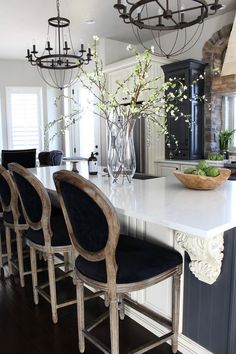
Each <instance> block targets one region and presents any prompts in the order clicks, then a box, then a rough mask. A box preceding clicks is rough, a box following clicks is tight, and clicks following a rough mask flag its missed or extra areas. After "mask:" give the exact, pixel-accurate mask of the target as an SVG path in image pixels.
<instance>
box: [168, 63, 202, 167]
mask: <svg viewBox="0 0 236 354" xmlns="http://www.w3.org/2000/svg"><path fill="white" fill-rule="evenodd" d="M204 68H205V64H203V63H202V62H200V61H198V60H194V59H187V60H183V61H180V62H176V63H172V64H167V65H163V66H162V69H163V71H164V74H165V81H168V80H169V79H170V78H174V77H176V78H177V79H180V80H181V81H182V82H184V83H185V85H186V86H187V87H188V89H187V92H186V95H187V97H188V99H187V100H184V101H183V102H179V109H180V111H181V112H183V114H185V115H189V116H190V124H189V123H186V122H185V120H184V119H181V118H179V119H177V120H175V119H174V117H171V116H169V117H168V131H169V133H170V134H171V135H174V136H175V139H176V140H177V141H178V148H176V143H175V140H174V139H172V140H171V141H170V144H166V147H165V158H166V159H174V160H196V159H201V158H203V155H204V146H203V143H204V141H203V137H204V102H203V101H202V100H197V99H196V96H203V94H204V80H198V81H197V83H196V84H194V85H192V83H193V82H194V80H196V79H198V78H199V76H200V75H203V74H204Z"/></svg>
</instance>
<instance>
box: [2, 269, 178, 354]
mask: <svg viewBox="0 0 236 354" xmlns="http://www.w3.org/2000/svg"><path fill="white" fill-rule="evenodd" d="M42 277H45V276H44V275H43V274H42V273H41V275H40V278H42ZM59 292H60V294H62V297H65V296H66V297H67V298H68V296H69V297H71V296H74V286H73V285H72V282H71V279H67V280H65V281H64V284H63V285H62V287H61V288H60V289H59ZM58 311H59V312H58V313H59V322H58V324H56V325H54V324H53V323H52V321H51V311H50V304H49V303H48V302H46V301H45V300H44V299H43V298H42V297H40V301H39V305H34V303H33V296H32V288H31V276H26V285H25V288H21V287H20V285H19V280H18V277H17V276H15V277H12V276H11V277H10V276H9V275H8V271H7V266H5V267H4V275H3V272H2V274H1V279H0V353H1V354H79V351H78V344H77V319H76V305H73V306H70V307H67V308H64V309H59V310H58ZM103 311H104V306H103V303H102V300H100V299H93V300H90V301H88V302H87V303H86V322H88V323H89V322H90V321H91V320H92V319H93V318H95V317H96V316H97V315H99V314H101V313H102V312H103ZM94 333H95V334H97V335H99V337H100V338H101V339H102V340H103V341H104V342H106V343H107V344H108V343H109V323H108V320H107V321H105V322H104V323H103V324H101V325H100V326H99V327H98V328H97V329H96V331H95V332H94ZM152 338H153V335H152V334H151V333H150V332H148V331H147V330H146V329H145V328H143V327H141V326H140V325H138V324H137V323H136V322H134V321H133V320H131V319H130V318H128V317H127V316H126V317H125V319H124V320H123V321H120V354H126V353H128V352H129V351H130V350H131V349H134V348H135V347H137V346H139V345H142V344H144V343H145V342H146V341H148V340H150V339H152ZM148 353H149V354H171V353H172V351H171V348H170V346H169V345H167V344H163V345H161V346H160V347H158V348H155V349H154V350H151V351H149V352H148ZM178 353H179V352H178ZM85 354H101V352H100V351H99V350H98V349H96V348H95V347H94V346H93V345H92V344H90V343H89V342H86V351H85ZM179 354H180V353H179Z"/></svg>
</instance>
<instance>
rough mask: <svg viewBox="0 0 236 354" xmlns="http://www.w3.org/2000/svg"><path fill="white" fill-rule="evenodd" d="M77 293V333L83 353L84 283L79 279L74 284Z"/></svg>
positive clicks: (80, 349)
mask: <svg viewBox="0 0 236 354" xmlns="http://www.w3.org/2000/svg"><path fill="white" fill-rule="evenodd" d="M76 294H77V318H78V334H79V351H80V353H84V351H85V341H84V332H83V330H84V284H83V282H82V281H81V280H79V279H78V280H77V286H76Z"/></svg>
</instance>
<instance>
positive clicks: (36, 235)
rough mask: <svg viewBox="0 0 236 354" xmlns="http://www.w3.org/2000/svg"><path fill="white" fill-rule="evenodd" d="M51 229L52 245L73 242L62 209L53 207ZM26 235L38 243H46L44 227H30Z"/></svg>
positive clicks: (63, 244) (66, 244)
mask: <svg viewBox="0 0 236 354" xmlns="http://www.w3.org/2000/svg"><path fill="white" fill-rule="evenodd" d="M51 229H52V233H53V236H52V239H51V245H52V246H53V247H58V246H69V245H70V244H71V242H70V238H69V235H68V231H67V228H66V224H65V220H64V217H63V214H62V211H61V209H60V210H59V209H57V208H53V209H52V214H51ZM25 237H26V238H27V239H28V240H30V241H32V242H34V243H36V244H38V245H42V246H43V245H44V244H45V242H44V235H43V230H42V229H40V230H33V229H32V228H29V229H28V230H27V231H26V233H25Z"/></svg>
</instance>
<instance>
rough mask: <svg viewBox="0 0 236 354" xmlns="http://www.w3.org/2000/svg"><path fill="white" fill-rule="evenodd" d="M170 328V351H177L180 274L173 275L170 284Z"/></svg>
mask: <svg viewBox="0 0 236 354" xmlns="http://www.w3.org/2000/svg"><path fill="white" fill-rule="evenodd" d="M172 287H173V290H172V329H173V333H174V336H173V337H172V343H171V344H172V353H177V351H178V334H179V306H180V274H176V275H174V276H173V284H172Z"/></svg>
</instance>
